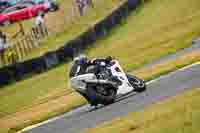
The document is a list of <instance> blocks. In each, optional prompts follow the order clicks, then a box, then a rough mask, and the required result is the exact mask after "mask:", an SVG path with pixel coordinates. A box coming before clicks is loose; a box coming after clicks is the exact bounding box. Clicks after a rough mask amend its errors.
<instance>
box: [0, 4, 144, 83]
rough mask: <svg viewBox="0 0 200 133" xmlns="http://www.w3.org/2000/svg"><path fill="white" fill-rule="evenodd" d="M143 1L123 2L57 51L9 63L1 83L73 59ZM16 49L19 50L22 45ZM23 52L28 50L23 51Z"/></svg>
mask: <svg viewBox="0 0 200 133" xmlns="http://www.w3.org/2000/svg"><path fill="white" fill-rule="evenodd" d="M142 2H143V1H142V0H127V2H125V3H124V4H122V5H121V6H120V7H119V8H117V9H116V10H115V11H113V12H112V13H111V14H110V15H109V16H107V17H106V18H104V19H103V20H102V21H100V22H98V23H97V24H95V25H94V26H93V27H90V28H89V29H88V30H87V31H86V32H84V33H82V34H81V35H80V36H78V37H77V38H75V39H73V40H71V41H69V42H66V43H65V44H64V46H63V47H61V48H59V49H57V50H55V51H50V52H47V53H45V54H44V55H42V56H40V57H38V58H34V59H31V60H28V61H24V62H21V63H19V62H18V63H15V64H13V65H8V66H6V67H4V68H1V69H0V85H6V84H9V83H10V82H12V81H13V80H14V81H16V80H21V79H23V77H24V76H25V75H27V74H29V75H30V74H37V73H41V72H45V71H47V70H49V69H51V68H54V67H55V66H57V65H58V64H61V63H63V62H66V61H68V60H69V59H72V58H73V56H74V55H76V54H77V53H79V52H81V51H82V50H84V49H85V48H87V47H89V46H91V45H92V44H93V42H95V41H96V40H97V39H98V38H99V37H101V36H104V35H105V33H107V30H110V29H112V28H113V27H114V26H115V25H117V24H119V23H121V22H122V21H123V19H124V18H125V17H127V16H128V13H129V12H130V11H132V10H134V9H136V7H137V6H138V5H140V4H141V3H142ZM20 45H21V47H25V46H24V45H23V43H22V44H20ZM13 46H14V45H13ZM31 46H34V45H31ZM13 49H14V48H13ZM16 49H18V50H19V49H20V47H18V48H16ZM30 49H31V48H30ZM18 50H16V51H18ZM28 50H29V48H27V51H28ZM22 51H23V50H22ZM16 53H17V52H16ZM22 53H26V52H25V51H23V52H22ZM16 55H17V54H16ZM21 56H24V55H17V58H21Z"/></svg>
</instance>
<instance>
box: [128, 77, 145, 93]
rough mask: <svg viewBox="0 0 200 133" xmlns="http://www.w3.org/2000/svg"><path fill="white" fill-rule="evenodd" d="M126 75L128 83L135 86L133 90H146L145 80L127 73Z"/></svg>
mask: <svg viewBox="0 0 200 133" xmlns="http://www.w3.org/2000/svg"><path fill="white" fill-rule="evenodd" d="M126 76H127V78H128V80H129V83H130V84H131V85H132V86H133V87H134V88H135V89H134V91H136V92H143V91H145V90H146V85H145V82H144V81H143V80H142V79H140V78H138V77H136V76H133V75H130V74H127V75H126Z"/></svg>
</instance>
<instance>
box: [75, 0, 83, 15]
mask: <svg viewBox="0 0 200 133" xmlns="http://www.w3.org/2000/svg"><path fill="white" fill-rule="evenodd" d="M75 3H76V5H77V7H78V10H79V13H80V15H81V16H83V15H84V13H85V4H84V3H85V2H84V0H75Z"/></svg>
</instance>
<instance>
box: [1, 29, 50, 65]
mask: <svg viewBox="0 0 200 133" xmlns="http://www.w3.org/2000/svg"><path fill="white" fill-rule="evenodd" d="M47 36H48V30H47V29H46V28H44V27H42V26H37V27H33V28H32V29H31V31H30V32H29V34H26V35H24V36H22V37H21V38H20V39H18V40H15V41H14V42H12V43H11V44H10V46H9V48H7V49H5V51H4V52H3V53H1V54H3V55H2V56H3V58H1V60H0V62H1V66H5V65H9V64H14V63H16V62H17V61H20V60H23V58H24V57H26V56H27V55H28V54H29V53H30V52H31V51H32V50H33V49H35V48H38V46H39V41H40V40H41V39H43V38H45V37H47Z"/></svg>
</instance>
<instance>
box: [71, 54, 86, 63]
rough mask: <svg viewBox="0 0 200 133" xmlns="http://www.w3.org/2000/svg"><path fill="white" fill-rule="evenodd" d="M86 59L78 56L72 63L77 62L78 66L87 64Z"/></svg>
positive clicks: (83, 56)
mask: <svg viewBox="0 0 200 133" xmlns="http://www.w3.org/2000/svg"><path fill="white" fill-rule="evenodd" d="M87 60H88V59H87V57H86V56H85V55H84V54H81V55H79V56H78V57H76V58H74V61H78V62H79V64H85V63H87Z"/></svg>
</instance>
